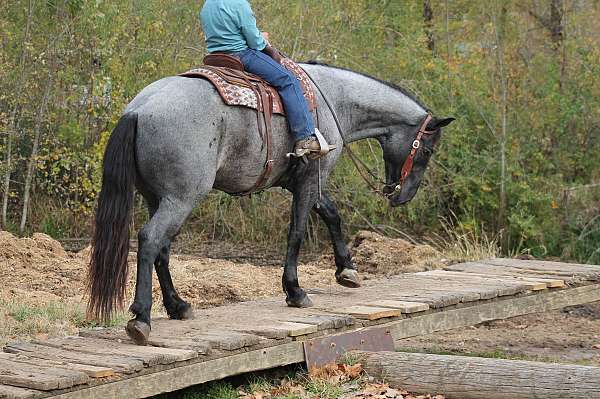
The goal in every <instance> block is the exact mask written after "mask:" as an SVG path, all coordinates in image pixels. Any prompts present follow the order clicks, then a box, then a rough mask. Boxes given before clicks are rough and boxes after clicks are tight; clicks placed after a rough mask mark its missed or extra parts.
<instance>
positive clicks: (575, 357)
mask: <svg viewBox="0 0 600 399" xmlns="http://www.w3.org/2000/svg"><path fill="white" fill-rule="evenodd" d="M401 346H402V349H405V350H411V351H418V352H427V353H436V352H439V353H452V354H467V355H473V356H491V357H499V358H516V359H526V360H537V361H549V362H560V363H579V364H584V365H593V366H600V302H594V303H590V304H585V305H579V306H572V307H568V308H565V309H562V310H557V311H553V312H547V313H535V314H530V315H525V316H519V317H514V318H512V319H508V320H498V321H492V322H488V323H483V324H480V325H478V326H474V327H466V328H459V329H455V330H450V331H444V332H439V333H434V334H430V335H424V336H420V337H414V338H408V339H405V340H402V344H401ZM402 349H401V350H402Z"/></svg>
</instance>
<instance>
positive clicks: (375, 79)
mask: <svg viewBox="0 0 600 399" xmlns="http://www.w3.org/2000/svg"><path fill="white" fill-rule="evenodd" d="M304 64H309V65H320V66H324V67H328V68H333V69H339V70H342V71H348V72H352V73H356V74H358V75H361V76H364V77H366V78H369V79H373V80H374V81H376V82H379V83H381V84H384V85H386V86H387V87H390V88H392V89H394V90H397V91H399V92H401V93H402V94H404V95H405V96H406V97H408V98H410V99H411V100H413V101H414V102H416V103H417V104H419V105H420V106H421V107H422V108H423V109H425V111H427V112H431V110H430V109H429V107H428V106H427V105H425V104H424V103H423V102H422V101H421V100H419V99H418V98H417V96H415V95H414V94H413V93H412V92H411V91H409V90H407V89H406V88H404V87H401V86H398V85H397V84H394V83H390V82H386V81H385V80H381V79H379V78H376V77H374V76H371V75H368V74H366V73H363V72H357V71H354V70H352V69H348V68H344V67H338V66H335V65H329V64H327V63H325V62H320V61H315V60H310V61H307V62H304Z"/></svg>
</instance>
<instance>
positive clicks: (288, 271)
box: [282, 184, 317, 308]
mask: <svg viewBox="0 0 600 399" xmlns="http://www.w3.org/2000/svg"><path fill="white" fill-rule="evenodd" d="M301 186H303V187H298V188H297V190H294V199H293V201H292V217H291V222H290V230H289V232H288V243H287V255H286V259H285V265H284V269H283V278H282V283H283V291H284V292H285V294H286V299H285V301H286V303H287V304H288V306H292V307H297V308H305V307H309V306H312V302H311V300H310V298H309V297H308V295H306V292H304V290H303V289H302V288H300V284H299V282H298V253H299V252H300V247H301V246H302V240H303V239H304V233H305V231H306V222H307V220H308V214H309V213H310V210H311V209H312V207H313V206H314V204H315V203H316V202H317V194H316V193H314V192H313V190H311V187H310V185H308V184H301Z"/></svg>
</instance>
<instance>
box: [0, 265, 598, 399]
mask: <svg viewBox="0 0 600 399" xmlns="http://www.w3.org/2000/svg"><path fill="white" fill-rule="evenodd" d="M241 272H242V271H241ZM309 293H310V294H311V298H312V300H313V302H314V304H315V306H314V307H313V308H309V309H292V308H288V307H286V306H285V302H284V301H283V298H271V299H266V300H261V301H252V302H243V303H239V304H235V305H230V306H223V307H218V308H212V309H205V310H197V311H196V319H195V320H191V321H172V320H165V319H159V320H155V321H154V323H153V325H152V328H153V329H152V334H151V340H150V344H151V346H146V347H139V346H135V345H132V344H131V343H130V341H129V340H128V338H127V336H126V335H125V333H124V331H123V328H122V327H119V328H100V329H91V330H84V331H81V332H80V334H79V336H77V337H67V338H59V339H50V340H45V341H35V342H31V343H15V344H10V345H8V346H7V347H5V348H4V353H0V398H11V399H12V398H19V399H29V398H34V399H35V398H46V397H56V398H64V399H67V398H69V399H71V398H127V399H133V398H142V397H148V396H152V395H157V394H160V393H164V392H172V391H175V390H179V389H183V388H186V387H189V386H192V385H196V384H201V383H204V382H208V381H212V380H217V379H221V378H224V377H227V376H232V375H236V374H240V373H245V372H251V371H257V370H263V369H269V368H274V367H278V366H283V365H288V364H294V363H301V362H304V361H305V360H307V357H310V359H308V360H309V361H311V362H313V363H315V362H316V363H318V361H319V360H321V361H323V359H325V358H326V357H327V356H326V355H327V353H325V352H327V351H333V352H335V350H334V349H335V347H336V344H335V342H336V341H335V338H336V337H346V338H348V337H350V338H351V337H361V336H363V337H364V339H363V338H361V339H359V340H358V341H356V345H358V346H359V347H360V346H361V345H363V346H365V348H367V347H368V346H369V344H370V342H368V341H369V339H368V337H369V334H371V333H372V334H375V333H377V334H384V336H387V337H389V340H390V341H391V340H392V339H393V340H396V341H397V340H400V339H402V338H406V337H410V336H416V335H423V334H428V333H431V332H434V331H442V330H448V329H452V328H457V327H461V326H469V325H475V324H478V323H481V322H484V321H488V320H495V319H503V318H508V317H513V316H518V315H522V314H527V313H534V312H544V311H548V310H551V309H558V308H562V307H565V306H570V305H576V304H581V303H587V302H593V301H598V300H600V267H598V266H591V265H578V264H565V263H556V262H545V261H522V260H514V259H493V260H489V261H481V262H472V263H463V264H457V265H453V266H449V267H446V268H445V270H435V271H429V272H422V273H411V274H404V275H399V276H395V277H391V278H389V279H384V280H377V281H375V280H373V281H366V282H365V285H364V287H362V288H360V289H356V290H348V289H344V288H341V287H331V288H330V289H324V290H312V291H310V290H309ZM361 334H362V335H361ZM373 337H376V334H375V335H373ZM374 339H377V340H382V339H380V338H374ZM327 340H329V341H327ZM341 341H343V340H341ZM347 341H348V340H347ZM350 341H351V339H350ZM382 341H384V340H382ZM324 342H325V343H327V342H329V344H328V345H329V346H324V345H323V343H324ZM348 342H349V341H348ZM371 343H372V342H371ZM380 343H381V342H380ZM319 348H320V349H319ZM337 349H339V348H337ZM359 349H360V348H359Z"/></svg>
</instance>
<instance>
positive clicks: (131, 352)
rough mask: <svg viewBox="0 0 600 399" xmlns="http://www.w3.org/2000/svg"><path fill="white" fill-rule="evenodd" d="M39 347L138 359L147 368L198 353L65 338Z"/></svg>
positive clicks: (187, 357)
mask: <svg viewBox="0 0 600 399" xmlns="http://www.w3.org/2000/svg"><path fill="white" fill-rule="evenodd" d="M36 343H37V344H39V345H43V346H49V347H51V348H57V349H65V350H70V351H75V352H82V353H88V354H99V355H109V356H115V355H118V356H123V355H126V356H128V357H132V358H134V359H140V360H142V361H143V362H144V364H145V365H147V366H156V365H157V364H171V363H175V362H182V361H185V360H190V359H194V358H196V357H198V353H197V352H195V351H191V350H183V349H171V348H159V347H156V346H136V345H132V344H127V343H118V342H113V341H109V340H106V339H93V338H84V337H66V338H57V339H50V340H47V341H37V342H36Z"/></svg>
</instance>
